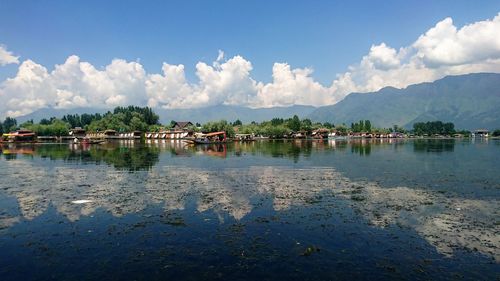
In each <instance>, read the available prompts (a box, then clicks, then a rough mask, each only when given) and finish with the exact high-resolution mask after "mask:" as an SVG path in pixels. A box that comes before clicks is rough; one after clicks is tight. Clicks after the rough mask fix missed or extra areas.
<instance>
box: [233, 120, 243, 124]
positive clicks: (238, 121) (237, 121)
mask: <svg viewBox="0 0 500 281" xmlns="http://www.w3.org/2000/svg"><path fill="white" fill-rule="evenodd" d="M241 125H243V124H242V123H241V121H240V119H237V120H236V121H234V122H233V126H241Z"/></svg>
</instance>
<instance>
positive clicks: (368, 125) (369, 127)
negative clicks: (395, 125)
mask: <svg viewBox="0 0 500 281" xmlns="http://www.w3.org/2000/svg"><path fill="white" fill-rule="evenodd" d="M364 131H366V132H368V133H371V131H372V123H371V122H370V120H365V125H364Z"/></svg>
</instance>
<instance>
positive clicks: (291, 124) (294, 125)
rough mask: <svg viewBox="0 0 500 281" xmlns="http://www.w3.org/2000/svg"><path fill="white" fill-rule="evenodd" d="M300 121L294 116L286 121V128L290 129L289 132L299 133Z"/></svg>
mask: <svg viewBox="0 0 500 281" xmlns="http://www.w3.org/2000/svg"><path fill="white" fill-rule="evenodd" d="M300 125H301V123H300V119H299V116H297V115H294V116H293V117H292V118H291V119H289V120H288V122H287V127H288V128H290V130H292V131H294V132H297V131H300Z"/></svg>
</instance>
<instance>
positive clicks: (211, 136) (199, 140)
mask: <svg viewBox="0 0 500 281" xmlns="http://www.w3.org/2000/svg"><path fill="white" fill-rule="evenodd" d="M193 141H194V143H196V144H215V143H226V142H227V137H226V132H225V131H220V132H213V133H208V134H202V135H199V136H197V137H196V138H195V139H194V140H193Z"/></svg>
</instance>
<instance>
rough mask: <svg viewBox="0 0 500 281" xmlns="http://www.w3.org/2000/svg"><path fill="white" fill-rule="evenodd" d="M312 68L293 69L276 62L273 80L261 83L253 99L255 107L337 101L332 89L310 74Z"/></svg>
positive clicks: (321, 103)
mask: <svg viewBox="0 0 500 281" xmlns="http://www.w3.org/2000/svg"><path fill="white" fill-rule="evenodd" d="M311 74H312V70H311V69H308V68H304V69H300V68H298V69H291V68H290V65H288V64H286V63H275V64H274V66H273V82H272V83H268V84H262V83H260V84H259V91H258V94H257V97H256V99H254V101H253V103H254V104H253V105H254V106H255V107H271V106H290V105H294V104H312V105H324V104H332V103H335V102H336V100H335V97H334V95H332V91H331V89H328V88H326V87H324V86H322V85H321V84H319V83H318V82H316V81H314V79H313V78H312V77H311V76H310V75H311Z"/></svg>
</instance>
